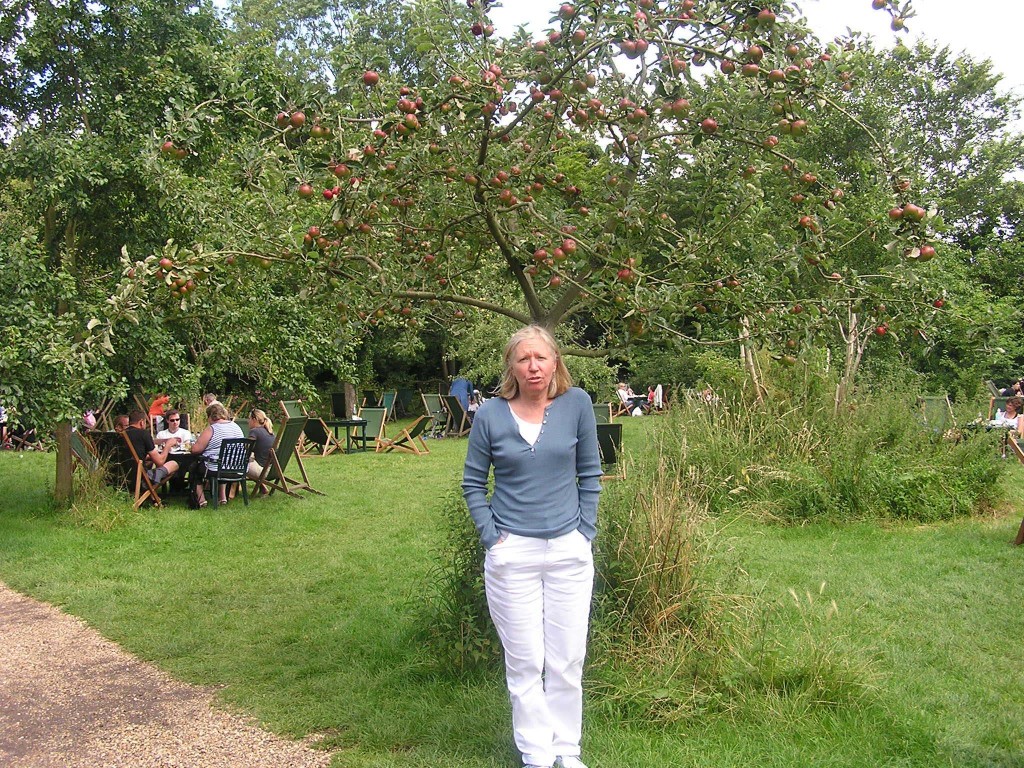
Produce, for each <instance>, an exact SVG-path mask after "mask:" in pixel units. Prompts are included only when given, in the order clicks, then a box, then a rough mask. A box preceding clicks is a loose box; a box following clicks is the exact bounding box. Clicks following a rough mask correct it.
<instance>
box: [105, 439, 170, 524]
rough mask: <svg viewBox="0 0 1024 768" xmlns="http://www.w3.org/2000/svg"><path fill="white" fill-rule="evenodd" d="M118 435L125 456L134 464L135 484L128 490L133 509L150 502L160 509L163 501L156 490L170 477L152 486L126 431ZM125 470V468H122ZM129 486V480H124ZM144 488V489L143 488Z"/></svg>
mask: <svg viewBox="0 0 1024 768" xmlns="http://www.w3.org/2000/svg"><path fill="white" fill-rule="evenodd" d="M118 434H120V435H121V437H122V438H123V439H124V444H125V445H126V446H127V447H128V452H127V455H128V456H131V459H132V461H134V464H135V472H134V474H135V482H134V486H133V487H131V488H130V490H132V492H133V494H134V498H135V503H134V505H135V509H138V508H139V507H141V506H142V505H143V504H145V503H146V501H152V502H153V506H154V507H162V506H163V501H162V500H161V499H160V494H159V493H158V492H157V489H158V488H159V487H161V486H163V485H164V484H165V483H166V482H167V481H168V480H169V479H170V476H167V477H165V478H164V479H163V480H161V481H160V482H159V483H157V484H155V485H154V484H153V481H152V480H150V479H149V474H148V473H147V472H146V465H145V463H144V461H143V459H141V458H139V454H137V453H136V452H135V446H134V445H132V441H131V440H130V439H129V438H128V431H127V430H125V431H124V432H119V433H118ZM124 469H127V467H124ZM126 479H127V480H128V482H129V485H131V482H130V478H126ZM143 486H145V488H143Z"/></svg>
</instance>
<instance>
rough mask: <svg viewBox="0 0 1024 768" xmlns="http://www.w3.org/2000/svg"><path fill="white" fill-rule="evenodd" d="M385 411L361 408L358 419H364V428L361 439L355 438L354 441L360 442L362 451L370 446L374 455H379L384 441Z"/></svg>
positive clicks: (382, 409)
mask: <svg viewBox="0 0 1024 768" xmlns="http://www.w3.org/2000/svg"><path fill="white" fill-rule="evenodd" d="M387 414H388V412H387V410H386V409H384V408H361V409H360V410H359V417H360V418H362V419H366V427H365V428H364V429H363V435H362V437H359V436H357V437H355V438H353V439H354V440H357V441H358V440H362V442H363V450H364V451H365V450H366V449H367V447H369V446H370V445H371V444H372V445H373V450H374V452H375V453H380V452H381V450H383V449H382V448H381V442H382V441H383V440H384V439H385V428H384V421H385V419H386V418H387Z"/></svg>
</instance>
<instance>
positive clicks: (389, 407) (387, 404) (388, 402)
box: [377, 390, 398, 421]
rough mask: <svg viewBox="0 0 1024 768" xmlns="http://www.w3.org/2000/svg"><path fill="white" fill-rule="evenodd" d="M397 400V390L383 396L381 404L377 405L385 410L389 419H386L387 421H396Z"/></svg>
mask: <svg viewBox="0 0 1024 768" xmlns="http://www.w3.org/2000/svg"><path fill="white" fill-rule="evenodd" d="M397 398H398V392H396V391H395V390H391V391H389V392H385V393H384V394H383V395H381V396H380V402H379V403H377V405H378V406H379V407H381V408H383V409H384V410H385V412H386V413H387V418H385V419H384V420H385V421H394V420H395V401H396V400H397Z"/></svg>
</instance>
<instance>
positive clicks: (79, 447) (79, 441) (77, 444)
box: [71, 429, 100, 472]
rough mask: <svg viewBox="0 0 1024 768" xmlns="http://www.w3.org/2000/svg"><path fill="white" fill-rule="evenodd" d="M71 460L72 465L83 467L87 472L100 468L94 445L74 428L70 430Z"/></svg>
mask: <svg viewBox="0 0 1024 768" xmlns="http://www.w3.org/2000/svg"><path fill="white" fill-rule="evenodd" d="M71 462H72V466H73V467H84V468H85V469H86V470H87V471H89V472H98V471H99V468H100V457H99V455H98V454H97V453H96V447H95V446H94V445H93V444H92V441H91V440H90V439H89V438H88V437H86V436H85V435H83V434H82V433H81V432H79V431H78V430H76V429H73V430H71Z"/></svg>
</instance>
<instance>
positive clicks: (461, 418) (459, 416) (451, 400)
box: [443, 395, 471, 437]
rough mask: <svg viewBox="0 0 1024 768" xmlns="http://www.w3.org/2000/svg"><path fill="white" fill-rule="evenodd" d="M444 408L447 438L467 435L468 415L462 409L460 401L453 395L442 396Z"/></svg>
mask: <svg viewBox="0 0 1024 768" xmlns="http://www.w3.org/2000/svg"><path fill="white" fill-rule="evenodd" d="M443 399H444V407H445V410H447V411H448V428H447V434H448V436H449V437H450V436H453V435H454V436H455V437H463V436H464V435H468V434H469V429H470V426H471V423H470V421H469V414H468V413H467V412H466V409H465V408H463V407H462V401H461V400H459V398H457V397H455V396H454V395H445V396H444V398H443Z"/></svg>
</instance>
